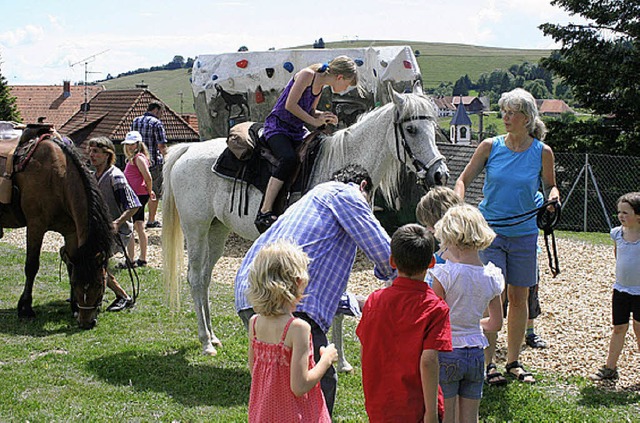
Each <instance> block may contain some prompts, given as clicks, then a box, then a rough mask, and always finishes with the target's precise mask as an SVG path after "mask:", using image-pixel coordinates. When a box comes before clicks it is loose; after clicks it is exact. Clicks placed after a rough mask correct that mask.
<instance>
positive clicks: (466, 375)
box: [438, 347, 484, 400]
mask: <svg viewBox="0 0 640 423" xmlns="http://www.w3.org/2000/svg"><path fill="white" fill-rule="evenodd" d="M438 360H439V361H440V387H441V388H442V394H443V395H444V397H445V398H453V397H455V396H456V395H459V396H461V397H462V398H467V399H471V400H479V399H480V398H482V383H483V382H484V350H483V349H482V348H479V347H475V348H454V349H453V351H451V352H439V353H438Z"/></svg>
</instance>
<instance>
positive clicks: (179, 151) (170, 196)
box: [162, 144, 189, 310]
mask: <svg viewBox="0 0 640 423" xmlns="http://www.w3.org/2000/svg"><path fill="white" fill-rule="evenodd" d="M188 148H189V145H188V144H178V145H176V146H172V147H171V148H169V152H168V154H167V156H166V160H165V163H164V167H163V170H162V176H163V182H162V185H163V186H162V203H163V204H162V257H163V277H164V286H165V292H166V294H167V300H168V302H169V306H170V307H171V309H174V310H177V309H179V308H180V278H181V275H182V271H183V268H184V258H183V257H184V235H183V233H182V229H181V228H180V214H179V213H178V209H177V207H176V199H175V196H174V193H173V187H172V185H171V182H172V181H171V172H172V170H173V166H174V165H175V164H176V162H177V161H178V159H179V158H180V157H182V155H183V154H184V153H185V152H186V151H187V149H188Z"/></svg>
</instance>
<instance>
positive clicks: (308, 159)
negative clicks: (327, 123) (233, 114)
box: [212, 123, 326, 216]
mask: <svg viewBox="0 0 640 423" xmlns="http://www.w3.org/2000/svg"><path fill="white" fill-rule="evenodd" d="M250 126H251V128H252V129H251V131H249V135H250V136H251V141H252V142H251V143H252V144H253V145H254V146H255V148H254V149H253V152H252V153H251V154H250V156H249V157H248V158H245V159H244V160H240V159H238V157H237V156H236V154H234V152H233V151H232V150H231V149H230V148H229V147H227V148H226V149H225V150H224V151H223V152H222V154H220V156H219V157H218V159H217V160H216V162H215V164H214V165H213V167H212V170H213V172H215V173H216V174H218V175H219V176H222V177H225V178H229V179H233V192H232V195H231V205H230V208H229V211H233V208H234V206H235V203H236V201H235V197H236V192H239V202H238V205H237V210H238V216H242V215H248V214H249V198H248V192H249V185H252V186H254V187H256V188H257V189H258V190H260V192H262V194H263V195H264V193H265V190H266V188H267V184H268V182H269V178H270V177H271V175H272V172H273V170H274V169H275V168H276V167H277V166H278V164H279V160H278V158H276V157H275V156H274V155H273V153H272V152H271V149H270V148H269V147H268V145H267V143H266V140H265V138H264V136H262V131H261V130H260V129H262V124H257V123H251V124H250ZM325 134H326V132H325V128H318V129H317V130H316V131H314V132H312V133H310V134H309V135H308V136H307V137H306V138H305V139H304V140H303V141H302V143H301V144H300V146H298V148H297V149H296V153H297V156H298V165H297V166H296V169H295V171H294V173H293V175H292V177H291V180H290V181H285V185H284V187H283V188H282V190H281V191H280V193H279V194H278V197H277V198H276V201H275V203H274V211H275V212H276V213H277V214H282V213H283V212H284V210H286V208H287V207H288V206H289V205H290V204H292V203H293V202H294V201H295V200H294V199H297V198H299V196H301V195H302V194H304V193H305V192H306V191H308V189H309V187H308V184H309V177H310V175H311V169H313V164H314V163H315V159H316V157H317V154H318V150H319V148H320V144H321V142H322V140H323V139H324V138H325ZM243 185H244V186H243ZM297 194H299V196H298V195H297Z"/></svg>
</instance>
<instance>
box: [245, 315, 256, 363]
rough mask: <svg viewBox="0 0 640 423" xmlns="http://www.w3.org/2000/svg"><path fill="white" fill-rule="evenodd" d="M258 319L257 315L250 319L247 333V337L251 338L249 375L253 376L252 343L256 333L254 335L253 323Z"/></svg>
mask: <svg viewBox="0 0 640 423" xmlns="http://www.w3.org/2000/svg"><path fill="white" fill-rule="evenodd" d="M257 317H258V315H257V314H254V315H253V316H251V319H249V330H248V331H247V336H248V337H249V354H248V356H249V374H251V373H252V372H253V342H251V341H252V340H253V337H254V335H255V334H254V333H253V321H254V320H255V319H256V318H257Z"/></svg>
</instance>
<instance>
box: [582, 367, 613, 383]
mask: <svg viewBox="0 0 640 423" xmlns="http://www.w3.org/2000/svg"><path fill="white" fill-rule="evenodd" d="M589 379H591V380H595V381H600V380H617V379H618V369H617V368H615V369H610V368H608V367H607V366H602V367H601V368H600V369H598V371H597V372H596V373H595V374H593V375H591V376H589Z"/></svg>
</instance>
